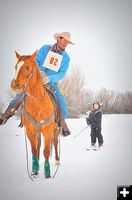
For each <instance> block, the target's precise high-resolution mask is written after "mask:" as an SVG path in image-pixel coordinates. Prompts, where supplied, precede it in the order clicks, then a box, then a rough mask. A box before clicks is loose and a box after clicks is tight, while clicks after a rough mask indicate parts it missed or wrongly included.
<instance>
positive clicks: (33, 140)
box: [26, 126, 41, 175]
mask: <svg viewBox="0 0 132 200" xmlns="http://www.w3.org/2000/svg"><path fill="white" fill-rule="evenodd" d="M26 132H27V136H28V139H29V141H30V144H31V151H32V174H35V175H37V174H38V171H39V160H38V159H39V150H40V141H37V137H36V132H35V129H34V127H33V126H27V127H26ZM40 139H41V138H40ZM38 144H39V147H38Z"/></svg>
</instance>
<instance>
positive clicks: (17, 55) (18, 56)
mask: <svg viewBox="0 0 132 200" xmlns="http://www.w3.org/2000/svg"><path fill="white" fill-rule="evenodd" d="M15 53H16V57H17V59H18V60H19V59H20V58H21V56H20V55H19V53H17V51H15Z"/></svg>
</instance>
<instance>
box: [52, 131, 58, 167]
mask: <svg viewBox="0 0 132 200" xmlns="http://www.w3.org/2000/svg"><path fill="white" fill-rule="evenodd" d="M53 142H54V148H55V164H56V165H59V155H58V128H55V129H54V137H53Z"/></svg>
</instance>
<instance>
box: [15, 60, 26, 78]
mask: <svg viewBox="0 0 132 200" xmlns="http://www.w3.org/2000/svg"><path fill="white" fill-rule="evenodd" d="M23 64H24V61H20V62H19V63H18V64H17V69H16V73H15V76H14V80H16V78H17V75H18V73H19V70H20V69H21V67H22V65H23Z"/></svg>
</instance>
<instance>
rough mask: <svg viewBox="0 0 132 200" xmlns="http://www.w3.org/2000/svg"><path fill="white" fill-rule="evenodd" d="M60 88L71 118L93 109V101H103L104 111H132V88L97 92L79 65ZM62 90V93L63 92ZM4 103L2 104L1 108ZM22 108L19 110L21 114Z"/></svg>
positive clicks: (11, 97) (103, 89)
mask: <svg viewBox="0 0 132 200" xmlns="http://www.w3.org/2000/svg"><path fill="white" fill-rule="evenodd" d="M60 88H61V89H62V90H63V91H64V95H65V97H66V99H67V103H68V111H69V116H68V117H71V118H75V117H80V116H81V114H85V113H86V111H88V110H91V107H92V106H91V105H92V103H93V101H95V100H99V101H101V102H103V106H102V110H103V112H104V113H109V114H111V113H132V90H131V91H126V92H119V91H113V90H108V89H106V88H102V89H100V90H99V91H97V92H95V91H92V90H90V89H89V88H88V84H87V85H86V82H85V80H84V76H83V74H82V73H81V70H80V68H79V67H78V66H74V67H72V68H71V71H70V72H69V73H68V74H67V75H66V76H65V78H64V79H63V80H62V81H61V82H60ZM63 91H62V93H63ZM14 95H15V94H14V93H13V92H12V91H11V90H9V91H8V97H9V98H8V99H9V101H10V100H11V99H13V98H14ZM3 105H4V104H2V105H0V106H1V107H0V110H1V108H2V107H3ZM20 112H21V109H20V110H18V112H17V115H18V116H19V115H20Z"/></svg>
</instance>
